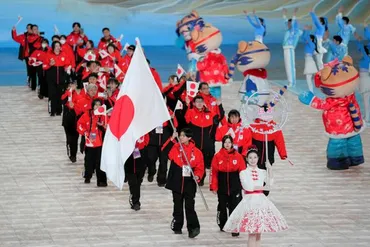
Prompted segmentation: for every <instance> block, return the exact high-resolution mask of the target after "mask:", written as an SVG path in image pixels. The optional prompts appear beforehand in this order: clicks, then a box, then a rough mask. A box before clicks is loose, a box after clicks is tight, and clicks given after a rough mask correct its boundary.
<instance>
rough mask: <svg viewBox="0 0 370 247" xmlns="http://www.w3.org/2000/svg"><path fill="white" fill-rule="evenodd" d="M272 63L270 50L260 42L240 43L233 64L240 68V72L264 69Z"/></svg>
mask: <svg viewBox="0 0 370 247" xmlns="http://www.w3.org/2000/svg"><path fill="white" fill-rule="evenodd" d="M269 62H270V50H269V48H267V46H266V45H265V44H263V43H260V42H258V41H250V42H248V43H247V42H245V41H240V42H239V45H238V52H237V54H236V56H235V57H234V59H233V60H232V62H231V63H232V64H235V66H236V67H237V68H238V70H239V71H240V72H244V71H246V70H250V69H264V68H266V66H267V65H268V64H269Z"/></svg>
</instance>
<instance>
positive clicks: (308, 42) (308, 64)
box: [302, 26, 319, 93]
mask: <svg viewBox="0 0 370 247" xmlns="http://www.w3.org/2000/svg"><path fill="white" fill-rule="evenodd" d="M309 29H310V27H309V26H305V30H304V32H303V36H302V39H303V42H304V43H305V46H304V53H305V63H304V72H303V74H305V75H306V81H307V86H308V89H309V90H310V91H311V92H312V93H313V75H314V74H315V73H316V72H317V67H316V64H315V61H314V60H313V55H314V53H315V52H316V53H318V52H319V51H318V50H317V43H316V37H315V36H314V35H312V34H310V32H309Z"/></svg>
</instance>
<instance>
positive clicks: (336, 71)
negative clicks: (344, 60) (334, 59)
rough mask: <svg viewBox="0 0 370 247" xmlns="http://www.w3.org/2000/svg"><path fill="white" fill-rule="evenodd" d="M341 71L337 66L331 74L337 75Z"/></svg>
mask: <svg viewBox="0 0 370 247" xmlns="http://www.w3.org/2000/svg"><path fill="white" fill-rule="evenodd" d="M338 71H339V68H338V65H335V66H334V67H333V68H332V69H331V72H332V73H333V74H334V75H336V74H337V73H338Z"/></svg>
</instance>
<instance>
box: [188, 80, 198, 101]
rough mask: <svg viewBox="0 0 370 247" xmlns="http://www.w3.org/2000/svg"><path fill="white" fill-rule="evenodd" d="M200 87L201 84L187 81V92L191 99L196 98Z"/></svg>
mask: <svg viewBox="0 0 370 247" xmlns="http://www.w3.org/2000/svg"><path fill="white" fill-rule="evenodd" d="M198 87H199V82H195V81H187V82H186V92H187V94H188V95H189V96H190V97H193V98H194V97H195V95H197V93H198Z"/></svg>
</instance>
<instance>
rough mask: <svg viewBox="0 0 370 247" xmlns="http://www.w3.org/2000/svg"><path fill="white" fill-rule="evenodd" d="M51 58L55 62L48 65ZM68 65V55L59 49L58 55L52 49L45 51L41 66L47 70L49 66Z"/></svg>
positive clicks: (65, 66)
mask: <svg viewBox="0 0 370 247" xmlns="http://www.w3.org/2000/svg"><path fill="white" fill-rule="evenodd" d="M51 59H54V61H55V64H54V65H53V66H51V65H50V61H51ZM69 65H70V60H69V57H68V55H66V54H65V53H64V52H63V51H61V52H60V53H59V54H58V55H56V54H55V53H54V52H53V51H50V52H47V53H46V54H45V56H44V61H43V65H42V68H43V69H44V70H48V69H50V67H64V68H65V69H66V68H68V66H69Z"/></svg>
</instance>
